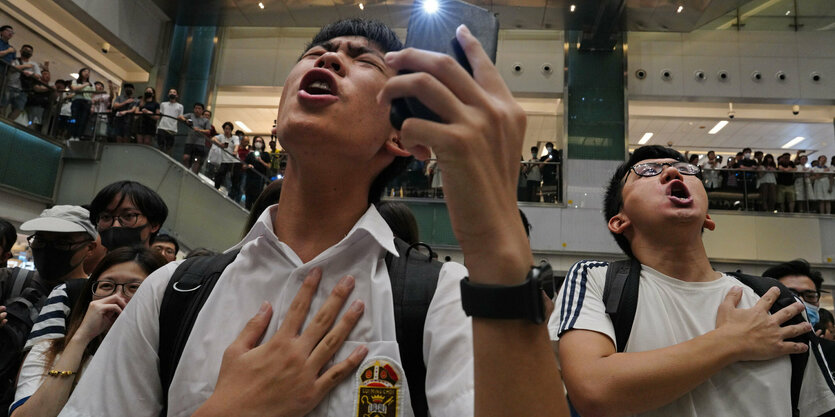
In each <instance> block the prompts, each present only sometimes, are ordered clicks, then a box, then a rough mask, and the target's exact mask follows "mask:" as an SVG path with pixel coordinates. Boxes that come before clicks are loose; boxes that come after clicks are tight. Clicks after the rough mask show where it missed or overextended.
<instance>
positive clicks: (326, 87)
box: [300, 68, 338, 96]
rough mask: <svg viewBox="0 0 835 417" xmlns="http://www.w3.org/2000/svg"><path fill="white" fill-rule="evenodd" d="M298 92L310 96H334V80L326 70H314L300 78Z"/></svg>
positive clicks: (335, 89)
mask: <svg viewBox="0 0 835 417" xmlns="http://www.w3.org/2000/svg"><path fill="white" fill-rule="evenodd" d="M300 90H301V91H304V92H305V93H307V94H310V95H311V96H328V95H329V96H335V95H337V93H338V91H337V88H336V80H335V79H334V78H333V75H331V74H330V72H329V71H328V70H325V69H320V68H314V69H312V70H310V71H308V72H307V74H305V75H304V77H302V81H301V85H300Z"/></svg>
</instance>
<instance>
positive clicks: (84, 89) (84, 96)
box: [70, 68, 94, 140]
mask: <svg viewBox="0 0 835 417" xmlns="http://www.w3.org/2000/svg"><path fill="white" fill-rule="evenodd" d="M70 89H72V91H73V92H74V93H75V95H74V96H73V99H72V104H71V107H70V111H71V112H72V118H73V119H74V120H75V124H73V125H71V126H70V140H79V139H81V137H82V136H84V133H85V132H86V130H85V128H86V127H87V119H89V118H90V107H91V103H92V102H91V100H92V97H93V96H92V94H93V91H94V88H93V83H91V82H90V69H89V68H82V69H80V70H78V78H76V79H75V82H74V83H72V84H70Z"/></svg>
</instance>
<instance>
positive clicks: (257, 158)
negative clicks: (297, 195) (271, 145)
mask: <svg viewBox="0 0 835 417" xmlns="http://www.w3.org/2000/svg"><path fill="white" fill-rule="evenodd" d="M271 161H272V157H271V156H270V153H269V152H267V150H266V149H264V138H262V137H261V136H256V137H255V138H254V139H252V150H251V151H250V152H249V153H248V154H247V156H246V159H244V164H243V169H244V170H246V180H245V182H244V195H246V209H247V210H250V209H251V208H252V205H253V204H254V203H255V200H256V199H257V198H258V195H259V194H261V190H263V189H264V183H265V181H264V178H265V177H266V176H267V170H268V169H269V168H270V162H271ZM253 171H254V172H253Z"/></svg>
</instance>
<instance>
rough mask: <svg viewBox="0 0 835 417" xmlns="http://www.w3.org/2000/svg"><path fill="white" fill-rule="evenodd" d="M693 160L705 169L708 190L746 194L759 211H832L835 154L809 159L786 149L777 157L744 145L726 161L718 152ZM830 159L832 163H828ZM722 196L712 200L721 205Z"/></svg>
mask: <svg viewBox="0 0 835 417" xmlns="http://www.w3.org/2000/svg"><path fill="white" fill-rule="evenodd" d="M688 159H689V161H690V163H692V164H695V165H698V166H700V167H701V169H702V170H703V177H704V185H705V188H706V189H707V190H708V193H709V194H710V193H712V192H716V191H720V192H721V191H729V192H738V193H743V194H745V197H744V198H747V199H751V200H753V201H755V202H756V203H757V204H755V207H756V209H757V210H761V211H767V212H773V211H780V212H784V213H806V212H808V213H820V214H831V213H832V201H833V200H835V192H833V185H835V180H833V177H835V169H833V165H832V164H833V163H835V156H833V157H832V158H831V159H828V158H827V157H826V156H825V155H819V156H818V157H817V158H815V159H813V160H812V161H811V162H810V161H809V157H808V156H807V155H806V154H805V152H803V151H799V152H797V153H796V154H795V155H794V157H792V155H791V154H790V153H788V152H784V153H782V154H781V155H779V156H778V157H777V158H776V159H775V157H774V155H772V154H763V152H762V151H756V152H753V153H752V151H751V148H745V149H743V150H742V152H738V153H737V154H736V155H735V156H733V157H728V159H727V160H724V158H722V157H721V156H717V155H716V152H714V151H709V152H708V153H707V154H706V155H702V156H700V155H696V154H693V155H688ZM827 162H829V164H827ZM720 200H721V199H720V198H716V199H715V201H712V203H715V204H718V203H719V202H720Z"/></svg>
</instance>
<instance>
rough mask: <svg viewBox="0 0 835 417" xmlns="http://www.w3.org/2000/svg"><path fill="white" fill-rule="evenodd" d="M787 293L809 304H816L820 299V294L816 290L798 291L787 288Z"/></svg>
mask: <svg viewBox="0 0 835 417" xmlns="http://www.w3.org/2000/svg"><path fill="white" fill-rule="evenodd" d="M789 291H791V292H792V293H793V294H794V295H796V296H798V297H800V298H802V299H803V300H804V301H806V302H809V303H817V302H818V300H820V298H821V293H820V291H817V290H799V289H797V288H789Z"/></svg>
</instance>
